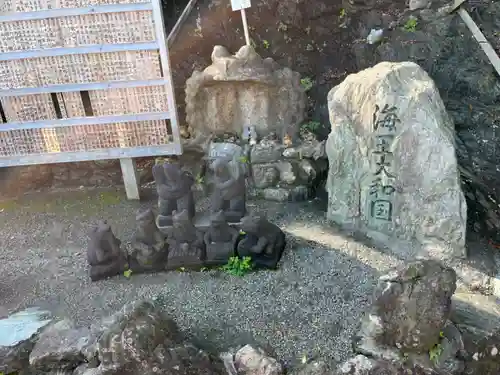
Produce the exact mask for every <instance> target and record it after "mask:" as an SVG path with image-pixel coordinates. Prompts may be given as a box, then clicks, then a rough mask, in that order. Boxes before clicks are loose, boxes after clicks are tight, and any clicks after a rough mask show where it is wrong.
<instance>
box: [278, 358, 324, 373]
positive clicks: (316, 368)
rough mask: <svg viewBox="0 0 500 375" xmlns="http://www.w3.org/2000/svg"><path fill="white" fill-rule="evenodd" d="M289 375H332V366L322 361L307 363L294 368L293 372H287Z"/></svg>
mask: <svg viewBox="0 0 500 375" xmlns="http://www.w3.org/2000/svg"><path fill="white" fill-rule="evenodd" d="M287 374H289V375H331V374H332V369H331V368H330V366H329V365H328V364H327V363H326V362H324V361H322V360H315V361H311V362H308V363H305V364H304V365H302V366H299V367H297V368H294V369H293V370H292V371H290V372H287Z"/></svg>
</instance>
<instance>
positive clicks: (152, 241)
mask: <svg viewBox="0 0 500 375" xmlns="http://www.w3.org/2000/svg"><path fill="white" fill-rule="evenodd" d="M136 221H137V231H136V233H135V235H134V238H133V240H132V248H133V251H132V254H131V257H130V268H131V269H132V271H134V272H141V271H159V270H161V269H163V268H164V267H165V262H166V260H167V250H166V240H165V236H164V235H163V234H162V233H161V232H160V231H159V230H158V228H157V226H156V223H155V215H154V213H153V210H152V209H150V208H148V209H147V210H144V211H140V212H138V213H137V216H136Z"/></svg>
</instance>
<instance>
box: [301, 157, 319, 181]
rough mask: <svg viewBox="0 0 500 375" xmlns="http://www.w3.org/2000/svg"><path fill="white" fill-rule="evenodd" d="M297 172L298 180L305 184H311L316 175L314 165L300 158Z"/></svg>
mask: <svg viewBox="0 0 500 375" xmlns="http://www.w3.org/2000/svg"><path fill="white" fill-rule="evenodd" d="M297 172H298V177H299V180H300V181H301V182H304V183H306V184H311V183H312V182H313V181H314V180H316V177H317V175H318V172H317V171H316V167H315V165H314V164H313V163H312V162H311V161H309V160H307V159H302V160H301V161H300V162H299V165H298V171H297Z"/></svg>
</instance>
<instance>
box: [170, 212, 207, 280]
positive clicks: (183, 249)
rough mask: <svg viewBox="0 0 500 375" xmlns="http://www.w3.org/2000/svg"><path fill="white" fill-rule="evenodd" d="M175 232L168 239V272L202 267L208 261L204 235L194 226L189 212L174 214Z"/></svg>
mask: <svg viewBox="0 0 500 375" xmlns="http://www.w3.org/2000/svg"><path fill="white" fill-rule="evenodd" d="M172 225H173V230H172V233H171V235H170V236H169V237H168V238H167V243H168V257H167V259H168V260H167V265H166V269H167V270H173V269H179V268H196V267H201V266H202V265H203V263H204V261H205V259H206V253H205V243H204V241H203V233H202V232H201V231H199V230H198V229H196V227H195V226H194V225H193V223H192V221H191V219H190V218H189V214H188V211H187V210H183V211H181V212H179V213H177V212H176V211H174V212H172Z"/></svg>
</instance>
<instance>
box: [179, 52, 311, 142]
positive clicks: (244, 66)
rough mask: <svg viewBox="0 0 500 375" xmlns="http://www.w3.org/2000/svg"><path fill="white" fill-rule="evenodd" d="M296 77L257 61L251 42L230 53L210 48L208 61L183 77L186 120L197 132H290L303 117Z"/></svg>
mask: <svg viewBox="0 0 500 375" xmlns="http://www.w3.org/2000/svg"><path fill="white" fill-rule="evenodd" d="M305 108H306V95H305V91H304V89H303V88H302V86H301V84H300V75H299V74H298V73H296V72H293V71H291V70H290V69H289V68H280V67H279V66H278V65H277V63H276V62H274V60H273V59H271V58H266V59H262V57H260V56H259V55H258V54H257V53H256V52H255V50H254V49H253V48H252V47H251V46H244V47H242V48H241V49H240V50H239V51H238V52H237V53H236V54H235V55H231V54H230V53H229V52H228V50H227V49H226V48H224V47H222V46H215V47H214V49H213V52H212V65H210V66H209V67H207V68H206V69H205V70H204V71H203V72H200V71H194V72H193V74H192V76H191V77H190V78H189V79H188V80H187V81H186V121H187V123H188V124H189V125H190V126H191V127H192V128H193V129H194V130H195V131H198V132H206V131H207V130H208V131H209V132H213V133H217V134H218V133H236V134H242V133H243V131H244V127H249V126H254V127H255V130H256V132H257V135H258V136H260V137H262V136H265V135H266V134H268V133H270V132H271V131H276V132H277V133H278V134H280V135H281V136H282V137H283V136H284V135H285V134H289V135H295V134H296V133H297V132H298V128H299V125H300V124H301V123H302V122H303V120H304V117H305Z"/></svg>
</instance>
